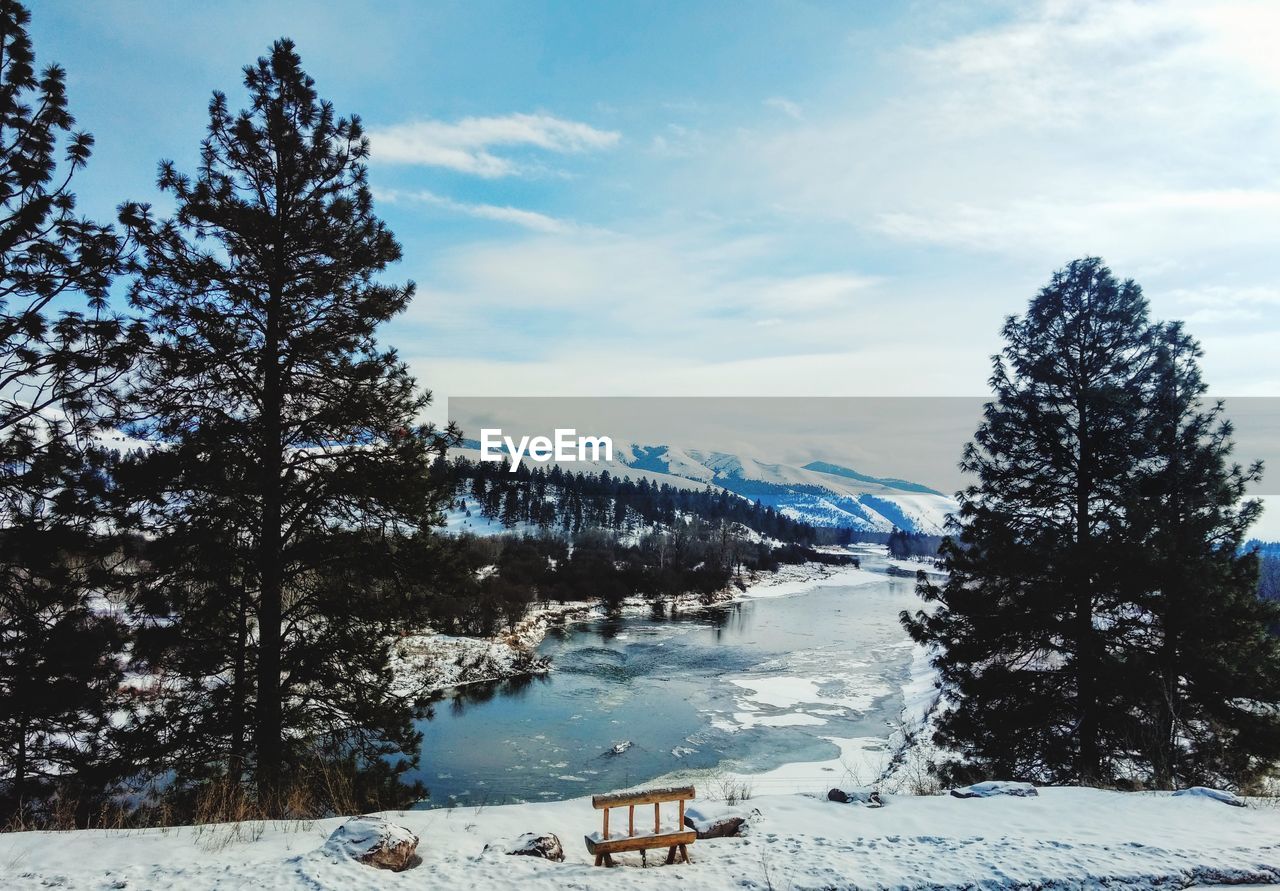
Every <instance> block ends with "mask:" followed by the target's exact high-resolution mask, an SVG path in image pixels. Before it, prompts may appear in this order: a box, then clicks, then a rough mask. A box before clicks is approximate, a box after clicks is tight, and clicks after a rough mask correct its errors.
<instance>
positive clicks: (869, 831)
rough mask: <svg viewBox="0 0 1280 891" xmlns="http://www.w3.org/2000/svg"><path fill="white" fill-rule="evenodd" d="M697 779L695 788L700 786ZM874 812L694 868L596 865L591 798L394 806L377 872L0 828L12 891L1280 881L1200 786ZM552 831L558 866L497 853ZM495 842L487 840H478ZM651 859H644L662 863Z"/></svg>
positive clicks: (821, 818)
mask: <svg viewBox="0 0 1280 891" xmlns="http://www.w3.org/2000/svg"><path fill="white" fill-rule="evenodd" d="M702 791H703V790H701V789H699V792H702ZM884 798H885V800H886V802H887V804H886V806H884V807H881V808H868V807H864V806H862V805H859V804H837V803H834V802H829V801H825V800H822V799H819V798H815V797H811V796H805V795H762V796H755V797H753V798H751V799H750V800H749V801H746V802H744V803H743V804H742V806H741V807H742V809H743V810H744V811H751V810H755V811H758V812H759V814H758V816H753V817H752V818H751V820H750V822H749V824H748V829H747V831H746V834H745V835H744V836H743V837H741V838H726V839H714V840H702V841H698V842H696V843H695V844H693V845H692V846H690V850H689V853H690V855H691V858H692V862H691V863H688V864H676V865H672V866H650V867H649V868H647V869H643V868H641V866H640V857H639V855H638V854H626V855H622V856H620V857H617V859H618V861H619V862H620V863H621V864H622V865H621V866H620V867H618V868H615V869H605V868H597V867H594V866H592V865H591V859H590V858H589V857H588V855H587V852H586V848H585V846H584V844H583V841H582V837H583V836H584V835H586V834H588V833H590V832H593V831H597V830H598V829H599V819H600V815H599V813H598V812H597V811H594V810H592V808H591V805H590V802H589V801H588V800H587V799H575V800H571V801H560V802H552V803H546V804H522V805H510V806H504V807H483V808H456V809H452V810H434V811H412V812H407V813H395V814H387V815H386V816H387V817H388V818H389V819H391V820H392V821H393V822H395V823H398V824H400V825H403V826H405V827H407V828H409V829H411V830H412V831H413V832H414V833H416V834H417V835H418V836H419V837H420V838H421V842H420V844H419V846H418V853H419V854H420V855H421V857H422V863H421V865H419V866H417V867H416V868H413V869H410V870H408V871H406V872H402V873H390V872H385V871H382V870H375V869H372V868H370V867H367V866H363V865H361V864H358V863H356V862H354V861H352V860H347V859H344V858H342V857H341V856H339V855H338V854H336V853H335V852H334V849H333V848H329V849H326V848H325V847H324V842H325V839H326V838H327V837H328V835H329V834H330V833H331V832H332V831H333V830H334V829H335V828H336V827H337V826H338V825H340V824H341V822H342V821H341V820H337V819H335V820H322V821H318V822H315V823H288V822H285V823H272V824H266V825H261V826H247V827H246V826H241V827H238V829H239V831H238V832H233V831H232V829H230V828H228V827H213V828H208V827H206V828H204V829H202V830H199V831H197V830H193V829H191V828H179V829H170V830H167V831H162V830H145V831H135V832H115V831H98V830H90V831H80V832H67V833H15V834H9V835H4V836H0V885H2V886H3V887H5V888H10V889H37V888H63V889H69V891H78V889H156V891H160V889H183V891H200V889H241V888H282V889H291V888H306V889H349V891H359V889H366V888H367V889H375V888H456V889H465V888H476V889H491V888H492V889H506V888H521V889H525V891H562V889H596V888H598V889H602V891H605V889H608V891H614V889H626V888H646V889H647V888H654V889H657V888H663V889H669V888H671V887H686V888H696V889H707V891H718V889H725V891H728V889H742V888H762V889H763V888H777V889H784V888H790V889H796V891H801V889H818V888H902V889H909V888H928V889H933V891H937V889H948V888H982V889H990V891H994V889H1005V888H1037V889H1040V888H1090V889H1092V888H1181V887H1186V886H1188V885H1193V884H1201V885H1213V884H1238V883H1253V884H1270V883H1277V882H1280V809H1277V808H1275V807H1273V806H1270V805H1268V804H1260V805H1257V804H1255V806H1252V807H1248V808H1238V807H1230V806H1228V805H1226V804H1223V803H1220V802H1217V801H1213V800H1212V799H1209V798H1203V797H1198V796H1186V797H1177V798H1175V797H1171V796H1169V795H1166V794H1155V793H1152V794H1142V793H1120V792H1106V791H1099V790H1094V789H1077V788H1062V789H1041V790H1040V794H1039V795H1038V796H1036V797H1032V798H1012V797H996V798H987V799H968V800H961V799H958V798H953V797H950V796H946V795H942V796H928V797H913V796H900V795H885V796H884ZM525 832H537V833H543V832H552V833H555V834H556V835H558V836H559V837H560V839H561V841H562V842H563V844H564V850H565V857H566V859H565V862H563V863H554V862H549V861H545V860H540V859H536V858H533V857H512V856H507V855H506V854H504V853H503V850H505V846H506V843H507V841H508V840H510V839H513V838H515V837H516V836H519V835H520V834H522V833H525ZM486 846H490V848H489V850H487V851H486V850H485V848H486ZM659 860H660V858H659V857H654V858H650V861H649V862H650V863H656V862H658V861H659Z"/></svg>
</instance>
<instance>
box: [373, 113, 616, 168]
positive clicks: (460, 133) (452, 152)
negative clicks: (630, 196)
mask: <svg viewBox="0 0 1280 891" xmlns="http://www.w3.org/2000/svg"><path fill="white" fill-rule="evenodd" d="M369 139H370V142H371V143H372V152H373V157H374V158H375V159H376V160H378V161H380V162H386V163H396V164H418V165H423V166H427V167H445V168H448V169H450V170H457V171H459V172H461V173H470V174H474V175H476V176H482V177H487V178H494V177H501V176H512V175H514V174H517V173H520V172H521V171H522V170H524V169H525V166H524V165H523V164H522V163H521V162H520V161H518V160H516V159H513V158H511V157H506V156H503V155H499V154H497V153H496V150H498V149H540V150H542V151H547V152H556V153H561V154H564V153H577V152H586V151H592V150H599V149H606V148H610V147H611V146H614V145H616V144H617V143H618V141H619V139H621V136H620V134H618V133H617V132H615V131H612V130H600V129H597V128H595V127H593V126H591V125H590V124H584V123H581V122H579V121H568V120H564V119H563V118H557V117H553V116H552V115H547V114H511V115H505V116H502V117H469V118H463V119H462V120H460V121H457V122H454V123H448V122H445V121H434V120H426V121H412V122H407V123H402V124H394V125H392V126H389V127H381V128H375V129H373V130H372V131H370V134H369Z"/></svg>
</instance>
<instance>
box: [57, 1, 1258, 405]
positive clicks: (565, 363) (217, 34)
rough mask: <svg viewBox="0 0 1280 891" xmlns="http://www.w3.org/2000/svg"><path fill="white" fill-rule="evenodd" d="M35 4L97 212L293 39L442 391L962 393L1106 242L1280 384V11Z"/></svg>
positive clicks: (1223, 345) (404, 345)
mask: <svg viewBox="0 0 1280 891" xmlns="http://www.w3.org/2000/svg"><path fill="white" fill-rule="evenodd" d="M211 9H212V7H210V6H208V5H207V4H196V3H189V4H188V3H162V2H151V3H142V2H112V0H98V2H94V3H84V2H79V0H36V2H35V3H34V4H33V14H34V23H33V32H34V38H35V40H36V49H37V53H38V54H39V57H40V60H41V61H42V62H49V61H53V60H56V61H58V62H60V63H61V64H63V65H64V66H65V67H66V68H67V69H68V70H69V74H70V87H71V102H72V108H73V111H74V112H75V114H76V115H77V117H78V118H79V121H80V123H81V125H82V126H84V127H85V128H87V129H89V130H90V131H92V132H93V133H94V134H95V135H96V137H97V140H98V146H97V150H96V153H95V157H94V159H93V161H92V162H91V166H90V168H89V170H88V171H86V172H85V174H84V175H83V176H82V177H81V178H80V180H79V184H78V191H79V193H80V196H81V202H82V207H83V208H84V210H86V211H87V212H89V213H91V214H93V215H95V216H99V217H109V216H111V215H112V209H113V208H114V206H115V205H116V204H117V203H118V202H119V201H121V200H124V199H137V200H155V199H156V197H157V196H156V190H155V188H154V176H155V168H156V163H157V161H158V160H159V159H161V158H172V159H174V160H176V161H177V162H178V163H179V165H180V166H181V167H184V168H186V169H191V168H192V167H193V166H194V158H195V153H196V149H197V146H198V143H199V140H200V138H201V137H202V135H203V131H204V125H205V107H206V104H207V102H208V98H209V94H210V92H211V91H212V90H213V89H215V88H216V89H222V90H224V91H226V92H227V93H228V94H229V95H230V97H231V101H232V104H233V105H235V106H238V105H239V103H240V101H241V100H242V98H243V93H242V90H241V83H240V77H241V75H240V69H241V67H242V66H243V65H244V64H246V63H249V62H251V61H253V60H254V59H255V58H256V57H257V56H258V55H261V54H262V53H264V52H265V51H266V50H267V48H268V47H269V45H270V43H271V41H272V40H273V39H274V38H277V37H279V36H282V35H288V36H290V37H292V38H293V39H294V40H295V41H296V42H297V44H298V48H299V51H300V53H301V55H302V58H303V62H304V65H305V67H306V68H307V69H308V71H309V72H310V73H311V74H312V75H313V76H314V77H315V79H316V81H317V85H318V88H319V90H320V92H321V94H322V95H324V96H326V97H327V98H329V99H331V100H333V102H334V103H335V105H336V107H337V109H338V111H339V112H340V113H353V112H354V113H358V114H360V115H361V116H362V118H363V119H364V121H365V123H366V126H367V127H368V128H369V130H370V131H371V133H372V136H373V158H372V161H371V165H370V170H371V180H372V182H373V185H374V187H375V190H376V193H377V195H378V207H379V210H380V212H381V213H382V214H383V216H384V217H385V218H386V219H387V220H388V221H389V222H390V224H391V225H392V228H393V229H394V231H395V232H396V234H397V236H398V237H399V238H400V240H401V242H402V243H403V245H404V248H405V260H404V262H403V263H402V264H400V265H399V266H398V267H397V268H396V269H395V270H394V271H393V272H394V275H395V276H396V277H398V278H412V279H414V280H415V281H416V282H417V283H418V286H419V297H418V300H417V301H416V303H415V305H414V307H413V308H412V309H411V310H410V311H409V312H408V313H407V314H406V315H405V316H404V317H402V318H400V319H398V320H396V322H395V323H394V324H393V325H391V326H389V327H388V329H387V331H386V333H385V338H384V339H385V340H386V341H387V342H389V343H392V344H394V345H396V346H397V347H398V348H399V349H400V350H401V352H402V353H403V354H404V355H405V356H406V357H407V358H408V359H409V360H410V361H411V363H412V364H413V367H414V368H415V370H416V371H417V373H418V374H419V377H420V378H421V380H422V381H423V383H425V384H426V385H428V386H430V387H431V388H432V389H433V390H434V391H435V392H436V393H437V395H438V396H440V397H448V396H450V395H453V396H458V395H676V394H678V395H699V394H707V395H906V394H913V395H970V394H981V393H983V392H984V391H985V380H986V376H987V373H988V359H987V357H988V356H989V355H990V353H992V352H993V351H994V350H995V349H997V348H998V345H999V344H998V339H997V331H998V329H999V326H1000V323H1001V320H1002V318H1003V317H1004V315H1006V314H1007V313H1011V312H1018V311H1020V310H1021V309H1022V308H1023V307H1024V306H1025V304H1026V301H1027V299H1028V298H1029V297H1030V296H1031V295H1032V294H1033V293H1034V291H1035V290H1036V288H1038V287H1039V286H1040V285H1041V284H1042V283H1043V282H1044V281H1045V280H1046V279H1047V277H1048V275H1049V273H1050V272H1051V271H1052V270H1053V269H1054V268H1056V267H1058V266H1061V265H1062V264H1063V263H1065V262H1066V261H1067V260H1069V259H1071V258H1073V257H1076V256H1080V255H1083V254H1090V253H1096V254H1100V255H1102V256H1104V257H1105V258H1106V259H1107V260H1108V262H1109V263H1110V264H1111V266H1112V268H1113V269H1114V270H1115V271H1116V272H1117V274H1119V275H1122V276H1132V277H1135V278H1137V279H1138V280H1139V281H1140V282H1141V283H1142V284H1143V285H1144V287H1145V289H1146V291H1147V293H1148V296H1149V297H1150V298H1151V301H1152V304H1153V307H1154V310H1155V314H1156V315H1157V316H1160V317H1165V318H1173V317H1176V318H1184V319H1186V320H1187V321H1188V325H1189V327H1190V329H1191V330H1192V332H1193V333H1195V334H1196V335H1198V336H1199V337H1200V338H1201V339H1202V341H1203V342H1204V345H1205V348H1206V358H1205V365H1206V371H1207V376H1208V379H1209V381H1210V383H1211V384H1212V385H1213V386H1214V389H1215V390H1217V391H1218V392H1220V393H1223V394H1232V395H1277V394H1278V393H1280V359H1277V355H1278V354H1280V351H1277V350H1276V348H1275V343H1276V342H1277V334H1280V284H1278V283H1277V276H1276V270H1277V265H1278V264H1277V260H1276V257H1277V256H1280V249H1278V248H1277V245H1280V112H1278V109H1280V102H1278V101H1277V100H1280V54H1277V53H1276V52H1275V50H1274V47H1275V46H1277V45H1280V6H1277V5H1276V4H1273V3H1265V2H1261V3H1232V2H1224V3H1214V4H1207V3H1179V2H1167V3H1166V2H1150V3H1139V4H1131V3H1126V2H1122V0H1121V2H1106V3H1065V2H1047V3H1043V4H1038V3H1013V2H1010V3H990V4H976V3H975V4H969V5H966V6H965V7H964V9H960V8H959V4H946V5H943V4H932V3H903V4H889V3H878V2H875V3H873V2H865V3H847V2H842V3H834V2H832V3H827V2H810V3H786V4H764V3H722V4H717V3H643V4H641V3H622V2H618V3H567V2H566V3H549V4H540V3H533V2H513V3H487V2H473V3H449V4H443V3H426V2H421V3H419V2H401V3H394V2H379V3H340V2H325V3H319V2H312V3H270V4H267V3H261V2H259V3H248V2H220V3H218V4H217V6H216V10H217V11H216V13H214V12H211Z"/></svg>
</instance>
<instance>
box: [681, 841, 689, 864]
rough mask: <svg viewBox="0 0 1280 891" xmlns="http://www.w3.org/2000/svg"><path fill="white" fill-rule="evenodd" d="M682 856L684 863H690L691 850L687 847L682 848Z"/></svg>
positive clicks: (682, 846)
mask: <svg viewBox="0 0 1280 891" xmlns="http://www.w3.org/2000/svg"><path fill="white" fill-rule="evenodd" d="M680 856H681V857H683V858H684V862H685V863H688V862H689V848H688V846H686V845H681V846H680Z"/></svg>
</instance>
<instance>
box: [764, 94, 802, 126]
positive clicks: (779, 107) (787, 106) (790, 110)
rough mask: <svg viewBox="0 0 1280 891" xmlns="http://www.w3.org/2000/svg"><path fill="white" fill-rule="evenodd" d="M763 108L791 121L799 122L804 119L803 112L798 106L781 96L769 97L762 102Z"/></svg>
mask: <svg viewBox="0 0 1280 891" xmlns="http://www.w3.org/2000/svg"><path fill="white" fill-rule="evenodd" d="M764 104H765V107H767V108H772V109H774V110H775V111H780V112H782V113H783V114H785V115H786V116H787V117H789V118H791V119H792V120H796V121H798V120H801V119H803V118H804V110H803V109H802V108H801V107H800V106H799V104H797V103H795V102H792V101H791V100H790V99H784V98H783V97H781V96H770V97H769V98H768V99H766V100H764Z"/></svg>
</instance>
